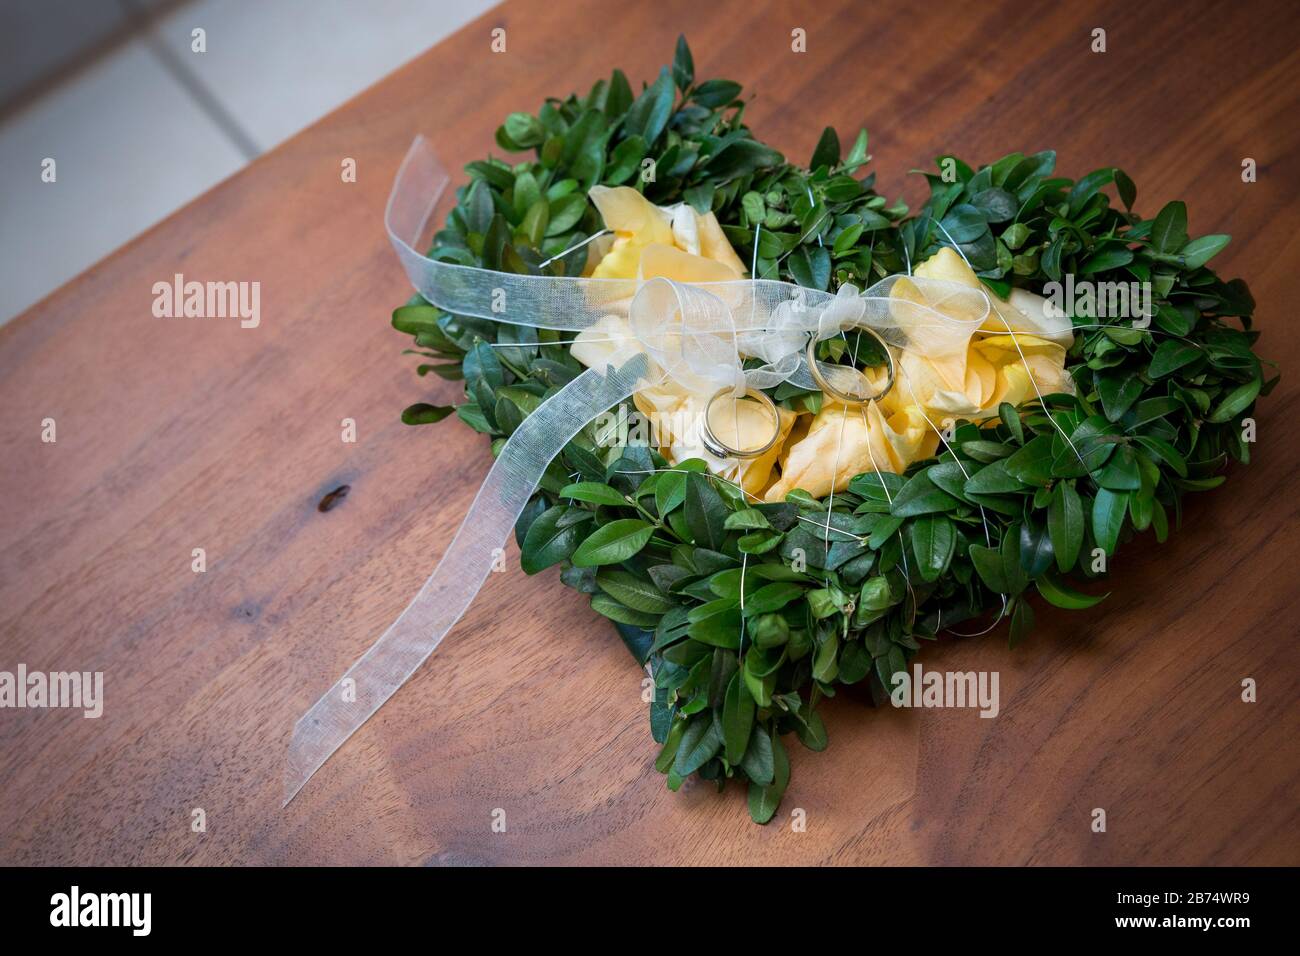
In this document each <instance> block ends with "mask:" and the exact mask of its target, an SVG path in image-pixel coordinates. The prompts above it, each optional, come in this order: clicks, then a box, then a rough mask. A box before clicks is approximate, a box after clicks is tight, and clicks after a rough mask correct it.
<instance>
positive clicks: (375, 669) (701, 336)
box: [284, 137, 989, 804]
mask: <svg viewBox="0 0 1300 956" xmlns="http://www.w3.org/2000/svg"><path fill="white" fill-rule="evenodd" d="M448 182H449V177H448V176H447V174H446V172H445V171H444V170H443V169H442V167H441V166H440V164H439V163H438V161H437V158H436V157H435V155H434V153H433V150H432V148H431V147H430V144H429V143H428V141H427V140H426V139H424V138H423V137H418V138H417V139H416V140H415V142H414V143H413V144H412V145H411V149H410V151H409V152H408V153H407V156H406V158H405V160H404V161H403V163H402V166H401V169H400V170H399V171H398V175H397V179H396V181H395V182H394V184H393V191H392V193H391V195H390V196H389V200H388V208H387V210H386V212H385V217H384V219H385V225H386V226H387V229H388V235H389V239H390V240H391V241H392V244H393V248H394V249H395V250H396V251H397V255H398V257H399V258H400V259H401V261H402V265H403V266H404V267H405V269H406V273H407V275H408V276H409V277H410V279H411V283H412V285H414V286H415V288H416V289H417V290H419V292H420V294H421V295H422V296H423V297H424V298H425V299H426V300H428V301H429V302H430V303H432V304H433V305H435V306H438V307H439V308H440V309H443V310H444V311H446V312H449V313H451V314H453V315H462V316H474V317H477V318H481V319H490V320H493V321H497V322H505V323H509V324H513V325H526V326H532V327H535V328H543V329H558V330H563V331H569V332H581V331H582V330H584V329H588V328H591V327H592V326H593V325H594V324H595V323H596V322H597V321H598V320H600V319H601V318H602V317H605V316H610V315H613V316H618V317H620V318H623V319H625V320H626V321H627V323H628V325H629V327H630V328H631V330H632V333H633V336H634V338H635V342H636V344H637V346H639V351H636V352H634V353H633V354H631V355H630V356H629V357H626V358H625V359H624V360H623V361H622V362H621V364H619V366H618V367H617V368H615V367H613V366H612V365H611V366H609V367H607V368H605V369H595V368H591V369H587V370H586V371H585V372H583V373H582V374H581V375H579V376H578V377H577V378H575V379H573V381H571V382H569V384H567V385H565V386H564V387H563V388H562V389H560V391H559V392H557V393H556V394H555V395H553V396H551V397H550V398H549V399H547V400H546V401H545V402H543V403H542V404H541V406H539V407H538V408H537V409H536V410H535V411H534V412H533V413H532V414H531V415H529V416H527V417H526V418H525V419H524V421H523V423H522V424H521V425H520V426H519V427H518V428H517V429H516V430H515V432H514V433H513V434H512V435H511V436H510V437H509V439H507V441H506V443H505V445H504V446H503V447H502V449H501V452H500V454H499V455H498V456H497V459H496V461H495V462H494V463H493V465H492V467H491V469H490V470H489V471H488V474H487V477H486V478H485V479H484V481H483V485H482V487H481V488H479V491H478V494H477V495H476V496H475V498H474V502H473V504H471V505H470V509H469V511H468V512H467V513H466V515H465V518H464V520H463V521H462V523H461V526H460V528H459V530H457V532H456V535H455V537H454V538H452V541H451V544H450V545H449V546H448V548H447V550H446V552H445V553H444V554H443V557H442V560H441V561H440V562H439V563H438V566H437V567H436V568H435V569H434V571H433V574H432V575H430V577H429V579H428V580H427V581H425V583H424V585H423V587H421V588H420V591H419V592H418V593H417V594H416V595H415V598H414V599H413V600H412V601H411V603H410V604H409V605H407V607H406V609H405V610H404V611H403V612H402V613H401V615H400V616H399V617H398V618H397V620H396V621H394V622H393V623H392V625H390V626H389V628H388V629H387V630H386V631H385V632H384V633H383V634H382V635H381V636H380V638H379V639H378V640H377V641H376V642H375V643H374V644H373V645H371V647H370V649H369V650H367V651H366V652H365V654H363V655H362V656H361V657H360V658H359V659H358V660H357V661H356V663H354V664H353V665H352V666H351V667H350V668H348V671H347V673H345V674H344V675H343V677H341V678H340V679H339V681H338V682H337V683H336V684H335V685H334V686H333V687H331V688H330V689H329V690H328V691H326V692H325V694H323V695H322V696H321V698H320V699H319V700H318V701H316V703H315V704H314V705H312V707H311V708H310V709H309V710H308V711H307V712H306V713H305V714H303V716H302V717H300V718H299V719H298V721H297V723H296V724H295V725H294V730H293V737H292V739H291V741H290V745H289V757H288V763H287V768H286V774H285V798H284V802H285V803H286V804H287V803H288V802H289V801H290V800H292V799H293V797H294V796H295V795H296V794H297V793H298V791H299V790H301V789H302V787H303V785H304V784H305V783H306V782H307V781H308V780H309V779H310V778H311V776H312V774H314V773H315V772H316V771H317V770H318V769H320V767H321V766H322V765H323V764H324V763H325V761H326V760H328V759H329V758H330V756H331V755H332V754H333V753H334V751H336V750H337V749H338V748H339V747H340V746H342V744H343V743H344V742H345V741H346V740H347V739H348V738H349V737H350V736H351V735H352V734H353V733H354V732H355V731H356V730H357V728H359V727H360V726H361V725H362V724H363V723H365V721H366V720H368V719H369V718H370V716H371V715H372V714H374V713H375V712H376V711H377V710H378V709H379V708H380V707H381V706H382V705H383V704H384V702H385V701H386V700H388V698H389V697H391V696H392V695H393V693H395V692H396V691H397V689H398V688H399V687H401V686H402V684H404V683H405V682H406V681H407V679H408V678H410V676H411V675H412V674H414V673H415V671H416V669H417V668H419V666H420V665H421V664H422V663H424V661H425V660H426V659H427V658H428V657H429V655H430V654H432V653H433V651H434V649H435V648H437V646H438V644H439V643H441V641H442V639H443V638H444V637H445V636H446V634H447V632H448V631H450V630H451V628H452V627H453V626H455V624H456V622H457V621H458V620H460V617H461V615H462V614H464V613H465V610H466V609H467V608H468V607H469V605H470V603H471V602H472V601H473V599H474V597H475V595H476V594H477V593H478V591H479V589H480V588H481V587H482V586H483V582H484V581H485V580H486V578H487V575H488V573H489V572H490V571H491V568H492V563H493V560H494V557H495V552H496V549H498V548H500V547H501V546H502V545H503V543H504V542H505V540H506V538H507V537H508V536H509V534H510V533H511V530H512V529H513V528H514V525H515V523H516V521H517V520H518V518H519V515H520V514H521V513H522V511H523V509H524V507H525V505H526V504H527V503H528V500H529V499H530V498H531V497H532V495H533V493H534V492H535V491H536V489H537V485H538V483H539V482H540V481H541V477H542V473H543V472H544V471H545V469H546V467H547V465H548V464H549V463H550V462H551V461H552V459H554V458H555V456H556V455H558V454H559V453H560V452H561V451H562V450H563V448H564V446H565V445H566V444H568V442H569V441H570V440H571V439H572V438H573V437H574V436H575V435H577V433H578V432H579V431H581V430H582V428H583V426H584V425H586V424H587V423H588V422H590V421H591V420H592V419H594V418H595V417H596V416H598V415H599V414H600V413H602V412H604V411H606V410H608V409H609V408H611V407H613V406H615V405H617V404H619V403H620V402H622V401H624V400H626V399H627V398H629V397H630V396H632V395H633V394H635V393H636V392H637V391H639V390H641V389H643V388H646V387H648V386H652V385H655V384H658V383H661V382H664V381H666V380H670V379H671V380H673V381H675V382H677V383H678V384H680V385H681V386H683V387H685V388H687V389H688V390H691V391H693V392H698V393H708V394H712V393H713V392H715V391H717V390H718V389H719V388H723V387H727V386H731V387H736V388H740V387H745V388H760V389H763V388H772V387H775V386H776V385H779V384H780V383H782V382H785V381H789V382H791V383H793V384H795V385H798V386H800V387H803V388H810V389H811V388H815V387H816V386H815V385H814V384H813V381H812V377H811V376H810V375H809V373H808V369H807V366H806V362H805V359H804V357H803V355H804V350H805V348H806V346H807V342H808V336H809V335H813V336H815V337H816V338H818V339H823V338H829V337H831V336H833V335H837V334H840V333H842V332H844V331H846V330H850V329H853V328H858V327H866V328H870V329H872V330H873V331H875V332H876V333H877V334H879V335H880V336H881V337H882V338H883V339H884V340H885V342H886V343H888V344H889V345H890V346H891V347H894V348H897V349H907V348H909V347H915V346H916V342H915V339H916V333H917V332H918V331H920V330H922V329H924V330H925V335H924V339H925V349H926V354H927V355H928V356H930V357H941V356H944V355H947V354H957V353H959V352H962V351H964V350H965V348H966V343H967V341H968V340H969V338H970V335H971V332H972V331H973V330H974V329H975V328H978V326H979V325H980V323H982V322H983V320H984V318H985V317H986V316H987V314H988V308H989V303H988V298H987V297H986V296H985V295H984V293H983V292H982V291H980V290H976V289H971V288H968V287H965V286H961V285H958V284H955V283H949V282H940V281H936V280H925V279H917V278H912V277H902V276H890V277H888V278H886V279H884V280H882V281H881V282H879V283H877V284H876V285H874V286H872V287H871V288H870V289H869V290H867V291H866V292H865V293H863V294H859V293H858V291H857V289H855V288H854V287H853V286H850V285H846V286H843V287H842V288H841V289H840V290H839V292H838V293H837V294H834V295H832V294H830V293H826V292H820V291H817V290H813V289H806V288H803V287H801V286H796V285H792V284H790V283H786V282H777V281H772V280H748V279H738V280H735V281H731V282H712V283H700V284H686V283H680V282H674V281H671V280H669V279H665V278H655V279H650V280H648V281H641V280H621V279H584V278H577V277H557V276H545V275H514V274H509V273H502V272H494V271H491V270H486V269H478V268H472V267H469V266H462V265H456V264H453V263H446V262H436V261H434V260H432V259H429V258H428V257H426V256H423V255H421V254H420V253H418V252H416V251H415V248H414V245H415V244H418V243H420V241H421V237H423V236H424V235H425V234H426V230H427V227H428V226H429V223H430V219H431V217H432V215H433V212H434V209H435V208H436V206H437V204H438V200H439V199H440V197H441V196H442V193H443V192H444V190H445V189H446V187H447V184H448ZM904 279H906V281H908V282H911V283H913V284H914V287H915V289H917V290H919V291H920V292H921V299H922V300H923V301H917V300H916V299H915V298H914V297H909V299H907V300H904V299H900V298H898V297H893V296H891V295H890V292H891V290H892V288H893V285H894V284H895V283H896V282H898V281H903V280H904ZM503 306H504V311H502V307H503ZM954 314H955V315H964V316H978V317H977V318H974V317H973V318H969V319H957V318H953V317H952V316H953V315H954ZM746 359H750V360H751V361H750V362H749V363H748V364H749V365H750V367H749V368H745V367H744V366H745V364H747V363H746V361H745V360H746ZM752 360H757V362H758V363H759V364H755V362H754V361H752Z"/></svg>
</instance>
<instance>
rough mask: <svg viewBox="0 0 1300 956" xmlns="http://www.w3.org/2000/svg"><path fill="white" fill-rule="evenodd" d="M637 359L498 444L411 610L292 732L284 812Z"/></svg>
mask: <svg viewBox="0 0 1300 956" xmlns="http://www.w3.org/2000/svg"><path fill="white" fill-rule="evenodd" d="M648 371H649V360H648V358H647V357H646V355H645V354H644V353H639V354H637V355H636V356H634V357H632V358H631V359H629V360H628V361H627V362H625V363H624V364H623V365H622V366H621V367H620V368H617V369H615V368H612V367H611V368H608V369H607V370H606V371H605V372H599V371H597V370H595V369H587V370H586V371H585V372H583V373H582V374H581V375H579V376H578V377H577V378H575V379H574V380H573V381H571V382H570V383H569V384H567V385H566V386H564V388H562V389H561V390H560V391H559V392H557V393H556V394H555V395H553V396H552V397H551V398H549V399H547V400H546V401H545V402H543V403H542V404H541V405H540V406H539V407H538V408H537V409H536V411H534V412H533V413H532V414H531V415H529V416H528V417H527V418H525V419H524V421H523V422H522V424H520V426H519V427H518V428H517V429H516V430H515V432H514V434H512V435H511V436H510V438H509V439H508V440H507V441H506V443H505V445H504V447H502V449H501V454H500V455H499V456H498V457H497V460H496V462H494V463H493V465H492V468H491V470H490V471H489V472H488V474H487V478H486V479H484V481H483V485H482V487H480V488H479V491H478V494H477V495H476V496H475V498H474V503H473V504H472V505H471V506H470V509H469V511H468V513H467V514H466V515H465V519H464V520H463V521H462V522H461V526H460V528H459V530H457V532H456V536H455V537H454V538H452V541H451V544H450V546H448V548H447V551H446V553H445V554H444V555H443V556H442V560H441V561H439V562H438V566H437V567H436V568H435V569H434V572H433V574H432V575H431V576H430V577H429V579H428V580H427V581H425V583H424V586H423V587H421V588H420V591H419V593H418V594H417V595H416V596H415V598H414V600H412V601H411V603H410V604H409V605H407V608H406V610H404V611H403V612H402V614H401V616H400V617H398V618H397V620H396V621H394V622H393V623H392V625H390V626H389V628H388V630H386V631H385V632H384V633H383V635H382V636H381V637H380V638H379V640H377V641H375V643H374V644H373V645H371V647H370V649H369V650H367V651H366V652H365V654H363V655H362V656H361V657H360V658H359V659H358V660H357V661H356V663H354V664H353V665H352V666H351V667H349V668H348V671H347V673H346V674H344V675H343V677H341V678H340V679H339V681H338V682H337V683H336V684H335V685H334V686H333V687H331V688H330V689H329V690H328V691H326V692H325V694H324V695H323V696H322V697H321V698H320V700H318V701H316V703H315V704H313V705H312V707H311V709H310V710H308V711H307V712H306V713H305V714H303V715H302V716H301V717H300V718H298V722H297V723H296V724H294V728H293V737H292V739H291V740H290V743H289V756H288V761H287V766H286V769H285V779H284V805H286V806H287V805H288V803H289V801H291V800H292V799H293V798H294V797H295V796H296V795H297V794H298V792H299V791H300V790H301V789H302V787H303V785H304V784H306V783H307V781H308V780H310V779H311V777H312V775H313V774H314V773H315V772H316V771H317V770H319V769H320V768H321V767H322V766H323V765H324V764H325V762H326V761H327V760H329V758H330V757H331V756H332V755H333V754H334V752H335V751H336V750H338V749H339V747H341V746H342V745H343V744H344V742H345V741H347V739H348V738H349V737H351V736H352V734H353V733H355V732H356V730H357V728H359V727H360V726H361V725H362V724H364V723H365V722H366V721H367V720H369V719H370V717H371V715H373V714H374V713H375V711H377V710H378V709H379V708H380V707H381V706H383V704H384V702H385V701H387V700H388V698H389V697H391V696H392V695H393V694H394V693H395V692H396V691H397V689H398V688H399V687H401V686H402V684H404V683H406V681H407V679H408V678H410V676H411V675H412V674H414V673H415V671H416V670H417V669H418V668H419V666H420V665H421V664H423V663H424V662H425V660H427V659H428V657H429V655H430V654H432V653H433V651H434V650H435V649H436V648H437V646H438V645H439V643H441V642H442V639H443V638H444V637H445V636H446V635H447V632H448V631H450V630H451V629H452V627H454V626H455V624H456V622H457V621H458V620H460V618H461V615H463V614H464V613H465V611H466V609H467V608H468V607H469V605H470V603H471V602H472V601H473V600H474V596H475V595H476V594H477V593H478V591H479V589H480V588H481V587H482V586H483V582H484V581H485V580H486V579H487V576H488V574H489V573H491V570H492V566H493V563H494V561H495V560H496V559H497V557H498V554H499V553H498V552H497V549H498V548H500V547H501V546H502V545H503V544H504V543H505V541H506V539H507V537H508V536H509V535H510V532H511V530H512V529H513V528H514V526H515V523H516V522H517V521H518V519H519V515H520V514H521V513H522V512H523V509H524V507H525V506H526V505H527V504H528V500H529V498H531V497H532V495H533V492H534V491H535V490H536V488H537V485H538V483H539V482H540V481H541V479H542V474H543V473H544V472H545V470H546V468H547V466H548V465H549V464H550V462H551V460H552V459H554V458H555V456H556V455H558V454H559V453H560V452H561V450H563V448H564V446H565V445H567V444H568V443H569V441H570V440H571V439H572V438H573V437H574V436H575V435H577V434H578V432H579V431H581V430H582V428H583V426H584V425H586V424H587V423H588V422H590V421H591V420H592V419H593V418H595V417H596V416H597V415H599V414H600V413H601V412H603V411H606V410H607V409H609V408H611V407H613V406H614V405H617V404H618V403H619V402H621V401H623V400H624V399H626V398H627V397H628V396H630V395H632V394H633V393H635V392H636V390H637V389H638V388H639V387H641V386H642V385H643V384H644V378H645V376H646V374H647V372H648Z"/></svg>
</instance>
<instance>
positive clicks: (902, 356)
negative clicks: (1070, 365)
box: [766, 248, 1074, 501]
mask: <svg viewBox="0 0 1300 956" xmlns="http://www.w3.org/2000/svg"><path fill="white" fill-rule="evenodd" d="M915 274H916V275H917V276H918V277H920V278H923V279H935V280H941V281H945V282H949V283H954V284H955V285H957V286H959V287H962V288H969V289H981V290H982V285H981V283H980V281H979V277H978V276H976V275H975V273H974V272H973V271H972V270H971V268H970V266H969V265H967V264H966V261H965V260H964V259H962V258H961V256H959V255H958V254H957V253H956V252H955V251H954V250H952V249H949V248H943V249H941V250H939V252H938V253H936V254H935V255H934V256H931V257H930V258H929V259H927V260H926V261H925V262H923V263H921V264H920V265H919V266H917V268H916V272H915ZM983 291H985V293H986V294H987V290H983ZM890 294H891V297H892V298H893V299H894V300H895V303H894V307H893V308H892V309H891V312H892V315H893V318H894V319H895V321H896V322H897V323H898V324H899V326H900V328H902V330H903V331H904V333H905V334H906V335H907V338H908V348H906V349H903V350H893V355H894V361H895V363H896V365H897V367H898V377H897V381H896V382H895V384H894V388H893V390H892V391H891V392H890V393H889V394H888V395H887V396H885V398H884V399H882V400H881V401H880V402H874V403H871V404H870V405H868V406H867V407H866V410H865V411H864V410H863V409H861V408H856V409H855V408H846V407H845V406H843V405H838V404H829V403H828V404H827V405H825V406H824V407H823V408H822V410H821V412H820V413H818V414H817V416H815V417H814V418H813V420H812V422H811V424H810V425H809V427H808V429H807V432H806V433H801V429H799V428H796V429H795V430H794V433H793V437H792V439H791V440H790V441H788V442H787V445H786V450H785V451H784V452H783V454H782V456H781V459H780V469H781V474H780V477H779V478H778V479H777V480H776V481H775V482H774V483H773V484H772V486H771V487H770V488H769V489H768V491H767V494H766V497H767V500H769V501H780V500H781V499H782V498H784V497H785V495H786V494H787V493H788V492H790V491H793V490H794V489H795V488H802V489H803V490H804V491H806V492H808V493H809V494H811V495H815V496H816V497H819V498H821V497H825V496H826V495H827V494H828V493H829V492H830V491H831V489H832V488H834V490H835V491H843V490H844V489H845V488H847V487H848V483H849V481H850V480H851V479H852V478H853V477H854V476H855V475H858V474H862V473H864V472H870V471H874V470H876V469H879V470H880V471H892V472H895V473H902V472H903V471H905V470H906V469H907V467H908V466H909V465H910V464H912V463H913V462H915V461H921V460H923V459H925V458H929V457H930V456H932V455H933V454H934V453H935V451H936V450H937V448H938V444H939V436H938V433H937V432H936V431H935V430H934V428H933V427H931V423H933V424H934V425H935V426H937V427H942V425H943V423H944V421H945V420H949V419H958V418H964V419H969V420H972V421H981V420H983V419H986V418H991V417H993V416H994V415H996V414H997V409H998V406H999V405H1000V404H1001V403H1002V402H1010V403H1011V404H1012V405H1019V404H1021V403H1022V402H1024V401H1027V400H1028V399H1030V398H1033V397H1034V395H1035V390H1034V386H1035V385H1037V386H1038V389H1039V390H1040V391H1041V392H1042V393H1043V394H1044V395H1047V394H1051V393H1052V392H1071V391H1073V384H1072V382H1071V380H1070V378H1069V376H1068V375H1066V373H1065V353H1066V349H1067V348H1068V347H1069V346H1070V344H1071V343H1072V342H1073V341H1074V336H1073V331H1072V326H1071V323H1070V319H1069V317H1068V316H1066V315H1064V314H1063V313H1060V312H1058V311H1056V310H1054V309H1052V308H1051V307H1050V305H1049V304H1048V302H1047V301H1046V300H1045V299H1044V298H1043V297H1042V296H1037V295H1034V294H1033V293H1032V292H1025V291H1023V290H1015V291H1013V292H1012V293H1011V295H1010V297H1009V298H1008V299H1005V300H1004V299H1000V298H998V297H997V296H994V295H991V294H988V303H989V304H988V307H987V313H988V314H987V316H985V311H986V308H985V304H984V299H983V297H982V296H981V297H974V296H954V295H945V296H943V298H942V299H941V300H939V301H935V302H931V301H929V300H928V299H927V298H926V294H925V293H924V292H923V291H922V287H921V286H918V285H917V284H916V283H914V282H911V281H910V280H908V279H905V278H904V279H899V280H898V281H897V282H896V283H895V284H894V287H893V289H892V291H891V293H890ZM914 306H926V307H927V308H930V309H935V310H937V311H940V312H941V313H942V314H944V315H947V316H949V317H951V318H952V319H955V320H956V323H954V324H952V325H938V324H936V323H935V321H934V318H933V316H932V315H927V314H926V313H925V312H923V311H921V310H920V309H918V308H915V307H914ZM981 320H982V321H981ZM961 323H966V325H965V327H963V326H962V324H961ZM1011 332H1014V333H1015V335H1014V336H1013V335H1011V334H1010V333H1011ZM1031 376H1032V379H1031ZM837 460H838V462H839V464H838V466H837V464H836V462H837Z"/></svg>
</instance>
